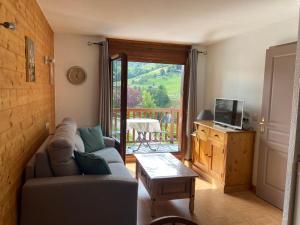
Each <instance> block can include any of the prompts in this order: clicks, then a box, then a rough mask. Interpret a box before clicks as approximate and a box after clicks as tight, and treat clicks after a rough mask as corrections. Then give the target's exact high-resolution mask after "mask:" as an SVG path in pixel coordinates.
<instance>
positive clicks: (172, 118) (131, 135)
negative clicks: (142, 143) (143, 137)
mask: <svg viewBox="0 0 300 225" xmlns="http://www.w3.org/2000/svg"><path fill="white" fill-rule="evenodd" d="M119 113H120V110H119V109H113V114H114V115H113V119H114V120H115V121H113V123H112V124H113V126H114V127H113V130H118V129H117V127H116V126H117V124H118V123H117V122H118V121H117V120H118V118H119ZM166 116H168V118H169V119H168V120H165V119H164V118H166ZM127 118H128V119H129V118H149V119H157V120H158V121H159V122H160V127H161V130H162V131H163V132H162V134H160V136H159V137H155V138H154V137H151V135H154V134H149V137H148V138H149V139H150V140H159V141H162V142H170V143H174V142H178V141H179V137H180V134H179V133H180V130H181V127H180V123H179V118H180V110H179V109H175V108H127ZM136 138H137V132H136V131H135V130H134V129H132V130H127V135H126V142H127V143H135V142H136Z"/></svg>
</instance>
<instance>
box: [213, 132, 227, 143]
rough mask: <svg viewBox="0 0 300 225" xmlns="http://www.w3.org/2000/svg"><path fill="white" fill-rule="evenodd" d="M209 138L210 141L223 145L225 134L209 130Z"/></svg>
mask: <svg viewBox="0 0 300 225" xmlns="http://www.w3.org/2000/svg"><path fill="white" fill-rule="evenodd" d="M209 137H210V138H211V139H212V140H215V141H219V142H221V143H224V140H225V134H224V133H222V132H220V131H217V130H213V129H211V130H210V133H209Z"/></svg>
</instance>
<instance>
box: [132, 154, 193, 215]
mask: <svg viewBox="0 0 300 225" xmlns="http://www.w3.org/2000/svg"><path fill="white" fill-rule="evenodd" d="M135 158H136V177H137V179H138V178H140V180H141V181H142V182H143V184H144V186H145V188H146V189H147V191H148V193H149V195H150V197H151V201H152V206H151V216H152V217H154V216H155V203H156V202H157V201H162V200H171V199H183V198H189V199H190V203H189V209H190V212H191V213H193V212H194V198H195V178H196V177H198V174H196V173H195V172H194V171H193V170H191V169H189V168H188V167H186V166H185V165H184V164H183V163H182V162H181V161H179V160H178V159H177V158H176V157H174V156H173V155H172V154H170V153H149V154H148V153H147V154H135Z"/></svg>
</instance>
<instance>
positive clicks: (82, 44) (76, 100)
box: [54, 34, 103, 126]
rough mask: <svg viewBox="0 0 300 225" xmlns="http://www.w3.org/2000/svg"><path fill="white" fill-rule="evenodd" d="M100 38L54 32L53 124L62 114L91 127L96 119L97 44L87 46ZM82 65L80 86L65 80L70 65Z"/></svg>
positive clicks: (80, 124) (97, 101)
mask: <svg viewBox="0 0 300 225" xmlns="http://www.w3.org/2000/svg"><path fill="white" fill-rule="evenodd" d="M101 40H103V39H102V38H101V37H95V36H83V35H72V34H55V36H54V55H55V110H56V112H55V118H56V124H57V123H59V122H60V121H61V120H62V119H63V118H64V117H66V116H69V117H72V118H74V119H75V120H76V121H77V123H78V126H93V125H95V124H97V122H98V107H99V63H98V62H99V47H98V46H88V45H87V43H88V41H95V42H96V41H101ZM74 65H75V66H81V67H82V68H83V69H84V70H85V71H86V73H87V79H86V81H85V82H84V83H83V84H81V85H73V84H71V83H69V82H68V80H67V77H66V72H67V70H68V69H69V68H70V67H71V66H74Z"/></svg>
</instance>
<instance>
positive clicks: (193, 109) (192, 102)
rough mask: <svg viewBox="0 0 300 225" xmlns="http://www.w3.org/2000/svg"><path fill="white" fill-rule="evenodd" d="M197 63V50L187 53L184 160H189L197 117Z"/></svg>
mask: <svg viewBox="0 0 300 225" xmlns="http://www.w3.org/2000/svg"><path fill="white" fill-rule="evenodd" d="M197 62H198V50H197V49H192V50H191V51H190V53H189V66H190V79H189V94H188V104H187V105H188V108H187V121H186V140H187V145H186V147H187V150H186V154H185V159H187V160H190V159H191V158H192V154H191V133H192V132H193V129H194V126H193V122H194V121H195V119H196V117H197Z"/></svg>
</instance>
